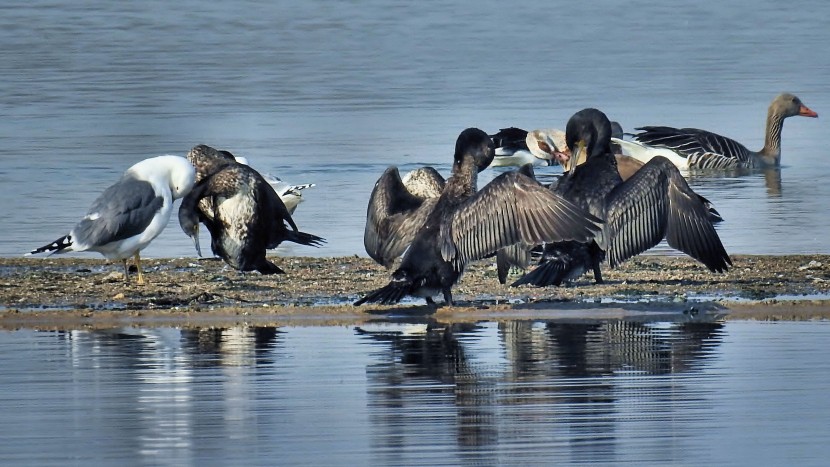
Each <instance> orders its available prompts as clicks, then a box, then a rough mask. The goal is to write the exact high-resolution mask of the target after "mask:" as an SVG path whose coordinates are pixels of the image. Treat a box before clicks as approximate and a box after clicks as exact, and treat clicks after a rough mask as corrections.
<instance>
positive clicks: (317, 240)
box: [285, 230, 326, 247]
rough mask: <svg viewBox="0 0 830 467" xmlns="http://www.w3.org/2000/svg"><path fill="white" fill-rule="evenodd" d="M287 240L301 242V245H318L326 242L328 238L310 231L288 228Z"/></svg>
mask: <svg viewBox="0 0 830 467" xmlns="http://www.w3.org/2000/svg"><path fill="white" fill-rule="evenodd" d="M285 240H287V241H289V242H294V243H299V244H300V245H308V246H316V247H319V246H320V245H322V244H324V243H326V239H325V238H322V237H318V236H316V235H312V234H310V233H305V232H300V231H294V230H288V231H286V236H285Z"/></svg>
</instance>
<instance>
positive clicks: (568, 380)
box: [357, 321, 723, 462]
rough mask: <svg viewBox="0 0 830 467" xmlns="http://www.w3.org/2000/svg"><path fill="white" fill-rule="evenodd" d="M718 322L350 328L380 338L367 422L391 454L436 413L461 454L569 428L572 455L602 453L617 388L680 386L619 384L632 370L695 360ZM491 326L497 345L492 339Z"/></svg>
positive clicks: (611, 448)
mask: <svg viewBox="0 0 830 467" xmlns="http://www.w3.org/2000/svg"><path fill="white" fill-rule="evenodd" d="M488 326H489V327H488ZM722 327H723V323H721V322H719V321H713V322H707V321H695V322H691V321H687V322H675V323H649V322H638V321H602V322H600V321H596V322H584V321H582V322H561V321H551V322H542V321H510V322H502V323H498V324H497V325H496V324H488V323H484V324H441V323H438V322H436V321H429V322H428V323H421V328H420V330H419V331H418V332H411V330H412V329H413V328H412V326H411V325H409V327H406V328H404V327H402V328H401V329H402V330H401V331H399V332H390V331H388V330H386V331H383V332H369V331H367V330H365V329H363V328H358V329H357V333H358V334H359V335H360V336H362V337H363V338H364V339H367V340H371V341H372V342H373V344H379V345H384V346H387V347H386V348H387V350H388V351H384V352H382V353H381V356H379V357H378V358H376V359H375V360H374V362H375V363H372V364H371V365H370V366H369V367H368V368H367V377H368V379H369V383H368V384H369V387H368V397H369V405H370V407H371V409H372V410H371V411H370V414H371V415H370V416H371V422H372V424H374V425H377V426H378V430H377V432H378V433H380V434H382V436H378V437H377V439H376V440H375V442H376V443H378V444H380V445H381V446H379V447H381V448H383V452H387V453H389V455H390V456H393V457H394V456H396V455H399V454H395V453H400V452H403V451H405V449H406V448H407V447H408V446H409V445H410V444H411V443H412V442H413V441H412V440H413V439H415V438H417V437H418V436H421V435H424V434H425V433H440V432H441V430H438V429H436V426H441V425H444V426H446V428H447V431H454V432H455V438H456V443H457V444H458V447H459V450H460V452H461V453H462V455H463V456H465V457H464V458H465V460H468V461H484V460H487V457H486V453H487V452H488V450H486V449H484V450H482V449H481V448H482V447H488V446H490V447H495V446H499V447H501V448H504V446H506V445H509V444H511V443H524V442H528V440H533V442H542V443H544V442H549V443H560V442H561V440H562V439H568V440H569V441H568V443H569V449H570V452H571V453H572V455H573V456H574V458H575V459H580V460H582V461H586V460H590V461H597V462H608V461H611V460H613V459H614V458H615V455H616V453H615V449H616V446H617V444H618V441H617V431H618V430H619V429H620V424H621V423H622V420H621V417H625V415H624V412H625V411H626V410H627V409H626V406H627V404H629V403H630V401H627V400H623V399H633V400H634V401H635V402H636V401H639V402H638V403H648V401H647V400H648V399H651V398H655V397H665V394H669V397H671V396H670V395H671V394H678V392H682V391H683V387H682V386H683V385H679V386H677V385H676V382H674V383H673V382H672V380H671V379H667V380H665V383H663V382H658V383H657V384H658V386H660V387H659V388H657V389H655V387H654V385H651V386H649V385H645V386H644V387H642V388H641V389H639V391H638V390H637V386H636V385H635V386H634V387H633V388H632V387H625V388H623V386H626V384H630V382H631V380H630V377H634V378H637V377H644V378H648V377H652V376H653V375H667V374H673V373H690V372H695V371H699V369H700V368H701V367H702V366H703V365H704V362H705V359H706V357H707V356H708V355H711V354H713V353H714V352H713V350H714V348H715V347H717V346H718V345H719V344H720V342H721V340H722V336H721V333H722ZM493 332H495V333H496V335H497V340H498V345H493V342H492V340H491V339H489V337H490V336H491V335H492V333H493ZM621 378H622V379H621ZM627 382H628V383H627ZM631 391H633V392H631ZM661 394H662V395H661ZM678 397H680V396H678ZM655 423H660V421H659V420H657V421H655ZM667 423H668V422H667ZM540 438H541V439H540ZM418 442H419V443H426V444H429V443H435V444H436V445H437V444H445V443H446V442H447V439H445V438H442V439H435V440H431V439H419V441H418ZM527 455H528V456H530V455H531V454H529V453H528V454H527ZM395 459H396V458H390V459H387V460H388V461H390V462H392V461H394V460H395ZM398 460H400V459H398ZM491 460H492V459H491ZM516 460H517V461H518V460H519V459H516ZM537 460H538V459H537Z"/></svg>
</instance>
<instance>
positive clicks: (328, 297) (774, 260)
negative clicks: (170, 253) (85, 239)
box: [0, 255, 830, 329]
mask: <svg viewBox="0 0 830 467" xmlns="http://www.w3.org/2000/svg"><path fill="white" fill-rule="evenodd" d="M274 259H275V260H276V262H277V263H278V264H279V265H280V266H281V267H282V268H283V269H285V271H286V272H287V274H285V275H275V276H263V275H260V274H259V273H256V272H254V273H239V272H237V271H234V270H232V269H230V268H228V267H226V266H225V264H224V263H223V262H221V261H218V260H212V259H211V260H204V259H201V260H200V259H195V258H177V259H150V260H145V261H144V262H143V265H144V270H145V275H146V279H147V282H148V283H147V284H145V285H143V286H141V285H137V284H135V283H130V284H125V282H124V280H123V273H122V269H121V265H120V264H119V263H112V262H106V261H105V260H102V259H94V258H55V257H50V258H0V329H15V328H20V327H33V328H48V329H55V328H79V327H113V326H123V325H132V326H168V325H169V326H205V325H217V326H218V325H225V324H228V323H238V322H245V323H262V324H263V325H265V324H279V325H285V324H344V325H349V324H357V323H362V322H367V321H372V320H377V319H381V318H383V319H388V318H390V317H392V318H402V317H406V318H411V319H419V317H429V319H439V320H447V321H468V320H470V321H474V320H481V319H489V320H493V319H608V318H617V317H618V318H621V319H628V318H632V319H636V318H637V317H651V318H652V319H653V317H654V315H655V314H668V315H670V316H687V317H690V318H694V317H695V316H700V315H708V316H712V315H717V316H723V317H725V318H726V319H769V320H775V319H799V320H805V319H826V318H830V301H829V300H828V298H830V256H828V255H793V256H752V255H739V256H734V257H733V262H734V265H735V266H734V268H733V269H732V270H731V271H730V272H728V273H726V274H711V273H709V272H708V271H706V270H705V269H703V268H702V267H701V266H700V265H699V264H697V263H695V262H694V261H693V260H691V259H689V258H686V257H666V256H641V257H638V258H635V259H633V260H629V261H628V262H626V263H625V264H624V265H623V266H622V267H621V268H619V269H616V270H608V271H605V272H604V275H605V279H606V283H605V284H601V285H596V284H593V283H592V281H591V277H590V276H589V275H585V276H583V277H582V279H581V280H580V281H578V282H577V283H575V284H574V285H570V286H566V287H550V288H533V287H528V286H523V287H518V288H513V287H508V286H503V285H501V284H499V283H498V281H497V280H496V274H495V268H494V265H492V264H490V263H488V262H482V263H478V264H475V265H473V266H472V267H471V268H470V269H469V270H468V271H467V273H466V274H465V276H464V278H463V279H462V281H461V282H460V283H459V285H458V286H457V287H456V288H455V290H454V297H455V298H456V300H457V302H458V303H457V305H458V306H455V307H440V308H438V309H437V310H436V309H434V308H430V307H426V306H424V305H423V303H424V302H423V300H420V299H418V300H412V301H408V302H404V303H402V304H400V305H398V306H394V307H387V306H362V307H354V306H352V305H351V303H352V302H353V301H354V300H356V299H357V298H359V297H360V296H361V294H362V293H364V292H366V291H368V290H371V289H374V288H377V287H380V286H382V285H384V284H385V283H386V280H387V279H388V274H389V273H388V271H386V270H385V269H383V268H382V267H380V266H378V265H377V264H375V263H374V262H372V261H371V260H369V259H367V258H361V257H357V256H352V257H339V258H312V257H280V258H274ZM515 277H518V276H511V278H515ZM438 301H439V303H440V299H439V300H438Z"/></svg>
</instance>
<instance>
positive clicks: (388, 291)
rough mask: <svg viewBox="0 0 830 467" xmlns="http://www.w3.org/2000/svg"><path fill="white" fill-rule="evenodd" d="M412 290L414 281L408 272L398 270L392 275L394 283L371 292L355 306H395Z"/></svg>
mask: <svg viewBox="0 0 830 467" xmlns="http://www.w3.org/2000/svg"><path fill="white" fill-rule="evenodd" d="M411 290H412V280H411V279H410V278H409V275H408V274H407V273H406V271H402V270H400V269H398V270H397V271H395V273H394V274H392V281H391V282H389V283H388V284H387V285H386V286H384V287H381V288H379V289H377V290H375V291H373V292H369V293H368V294H367V295H366V296H365V297H363V298H361V299H360V300H358V301H356V302H354V305H355V306H359V305H363V304H364V303H380V304H381V305H394V304H396V303H398V302H400V301H401V300H402V299H403V298H404V297H406V296H407V295H408V294H409V292H410V291H411Z"/></svg>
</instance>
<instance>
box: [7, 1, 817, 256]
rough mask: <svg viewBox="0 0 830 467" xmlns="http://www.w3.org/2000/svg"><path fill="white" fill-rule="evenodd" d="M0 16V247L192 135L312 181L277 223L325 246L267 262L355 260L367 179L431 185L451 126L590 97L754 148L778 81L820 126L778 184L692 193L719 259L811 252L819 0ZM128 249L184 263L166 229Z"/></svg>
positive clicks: (232, 6)
mask: <svg viewBox="0 0 830 467" xmlns="http://www.w3.org/2000/svg"><path fill="white" fill-rule="evenodd" d="M3 5H4V8H3V14H2V15H0V44H2V46H1V47H0V75H2V77H3V87H2V92H0V114H2V124H0V160H2V164H0V197H2V199H3V200H4V201H3V206H2V207H0V256H17V255H20V254H22V253H23V252H25V251H28V250H30V249H32V248H34V247H37V246H40V245H43V244H46V243H48V242H50V241H52V240H53V239H55V238H57V237H58V236H60V235H63V234H65V233H67V232H68V231H69V229H71V228H72V226H73V225H74V224H75V222H77V221H78V220H79V219H80V217H81V216H83V214H84V213H85V212H86V209H87V208H88V206H89V205H90V204H91V202H92V201H93V200H94V199H95V197H96V196H97V195H98V194H99V193H101V192H102V191H103V190H104V188H106V186H108V185H109V184H111V183H112V182H114V181H115V180H116V179H117V178H118V177H119V176H120V174H121V173H122V172H123V171H124V170H125V169H126V168H127V167H129V166H130V165H132V164H133V163H135V162H137V161H139V160H141V159H143V158H146V157H150V156H155V155H160V154H168V153H169V154H180V155H184V154H185V153H186V152H187V150H188V149H189V148H190V147H192V146H193V145H195V144H197V143H206V144H211V145H214V146H217V147H221V148H225V149H228V150H230V151H232V152H234V153H235V154H237V155H243V156H246V157H247V158H248V159H249V160H250V162H251V165H253V166H254V167H255V168H257V169H259V170H260V171H261V172H263V173H272V174H274V175H277V176H279V177H281V178H283V179H284V180H287V181H290V182H295V183H306V182H313V183H316V184H317V186H316V187H315V188H313V189H311V190H308V191H307V193H306V196H305V198H306V200H307V201H306V202H305V203H304V204H302V205H301V206H300V208H299V209H298V211H297V213H296V216H295V217H296V220H297V222H298V224H299V225H300V227H301V228H302V229H304V230H305V231H308V232H311V233H314V234H317V235H320V236H323V237H325V238H327V239H328V241H329V242H328V244H327V245H326V246H324V247H323V248H320V249H314V248H310V247H296V246H288V247H286V248H284V249H283V250H282V252H281V253H282V254H299V255H318V256H340V255H352V254H359V255H365V253H364V250H363V245H362V234H363V223H364V220H365V209H366V202H367V200H368V197H369V194H370V192H371V189H372V186H373V184H374V182H375V180H376V179H377V177H378V176H379V175H380V174H381V173H382V171H383V170H384V169H385V168H386V167H387V166H389V165H398V166H400V167H401V168H402V169H403V170H409V169H412V168H414V167H417V166H419V165H421V164H430V165H434V166H436V167H438V168H439V169H440V170H441V171H442V172H443V173H445V174H447V173H448V172H449V162H450V160H451V156H452V150H453V147H454V142H455V138H456V136H457V135H458V133H459V132H460V131H461V130H462V129H464V128H466V127H470V126H477V127H480V128H482V129H485V130H487V131H489V132H495V131H497V130H498V129H499V128H501V127H506V126H511V125H513V126H519V127H523V128H529V129H532V128H540V127H558V128H563V127H564V126H565V123H566V121H567V119H568V118H569V117H570V115H572V114H573V113H574V112H575V111H577V110H580V109H582V108H584V107H589V106H590V107H598V108H600V109H602V110H604V111H605V112H606V113H607V114H608V115H609V116H610V117H611V118H612V119H615V120H618V121H620V122H621V123H622V124H623V126H624V127H625V128H626V129H633V128H634V127H636V126H640V125H646V124H666V125H675V126H692V127H699V128H704V129H710V130H713V131H717V132H720V133H722V134H725V135H727V136H730V137H733V138H735V139H737V140H738V141H741V142H743V143H744V144H746V145H747V146H748V147H750V148H752V149H759V148H760V147H761V146H762V145H763V135H764V122H765V117H766V110H767V106H768V104H769V102H770V101H771V100H772V98H773V97H775V95H777V94H778V93H780V92H783V91H789V92H793V93H795V94H797V95H798V96H800V97H801V98H802V100H803V101H804V102H805V103H806V104H807V105H808V106H810V107H811V108H813V109H814V110H815V111H817V112H818V113H819V115H820V118H819V119H818V120H814V119H806V118H798V117H795V118H791V119H789V120H787V122H786V124H785V127H784V132H783V164H784V167H783V168H782V169H781V170H780V172H774V173H768V174H764V173H754V174H749V175H743V176H725V177H712V176H704V177H696V178H694V179H693V180H692V185H693V187H694V188H696V189H697V190H698V191H699V192H701V193H702V194H703V195H705V196H707V197H709V198H710V199H711V200H712V201H713V202H714V203H715V204H716V206H717V208H718V209H719V210H720V212H721V213H722V214H723V216H724V218H725V219H726V222H725V223H723V224H722V225H721V226H719V227H718V230H719V232H720V234H721V235H722V238H723V242H724V244H725V246H726V247H727V249H728V251H730V252H731V253H765V254H767V253H772V254H786V253H830V244H829V243H828V242H826V241H825V238H824V232H825V231H827V227H828V222H830V221H829V220H828V216H826V215H825V213H826V209H825V200H826V199H827V198H828V194H830V187H828V184H827V183H824V182H823V181H824V180H825V179H826V178H827V177H828V172H830V170H828V164H827V162H826V161H827V157H828V154H827V145H826V134H827V131H826V124H825V123H824V122H825V118H826V117H824V115H827V112H829V111H830V91H828V87H827V79H828V75H830V74H829V73H828V67H830V59H828V51H827V50H828V49H827V44H828V43H830V29H828V28H827V27H826V22H825V21H824V20H823V18H826V17H827V13H828V10H829V9H830V6H828V5H827V4H826V2H820V1H812V2H799V3H798V6H797V7H796V6H792V7H790V6H787V5H783V4H781V3H780V2H775V1H760V2H714V1H705V2H693V3H689V4H675V3H674V2H670V3H659V4H653V2H645V1H630V2H615V1H608V0H606V1H598V2H578V3H576V4H566V3H561V4H560V3H555V4H551V3H549V2H541V1H530V2H522V1H520V2H511V3H510V4H509V5H505V4H503V2H495V1H481V2H449V3H442V4H434V3H432V2H408V3H394V2H382V1H372V0H369V1H361V2H348V1H341V2H324V1H314V0H312V1H307V2H291V3H288V2H251V1H239V2H236V1H235V2H209V3H205V2H195V1H188V0H185V1H180V2H162V1H154V0H149V1H146V2H137V3H130V4H121V3H118V2H115V3H113V2H101V1H92V2H66V1H57V2H56V1H38V0H34V1H27V2H4V3H3ZM542 172H543V173H551V172H556V170H554V169H548V170H545V171H542ZM488 177H492V175H491V174H485V175H484V176H483V178H484V180H485V181H486V180H487V179H488ZM143 254H144V256H149V257H171V256H175V257H178V256H194V255H195V252H194V249H193V247H192V244H191V243H190V241H189V240H188V239H187V238H186V237H185V236H184V235H183V234H182V232H181V230H180V229H179V227H178V223H177V222H176V220H175V217H174V218H173V220H172V222H171V223H170V225H169V228H168V229H166V230H165V231H164V232H163V233H162V235H161V236H160V237H159V238H158V239H157V240H156V241H155V242H154V243H153V244H152V245H150V246H149V247H148V248H147V249H146V250H145V251H144V253H143ZM85 255H87V256H97V254H94V253H87V254H85Z"/></svg>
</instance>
